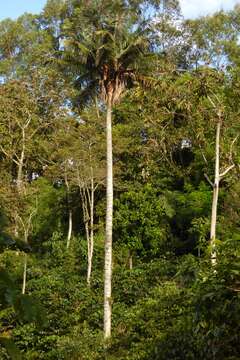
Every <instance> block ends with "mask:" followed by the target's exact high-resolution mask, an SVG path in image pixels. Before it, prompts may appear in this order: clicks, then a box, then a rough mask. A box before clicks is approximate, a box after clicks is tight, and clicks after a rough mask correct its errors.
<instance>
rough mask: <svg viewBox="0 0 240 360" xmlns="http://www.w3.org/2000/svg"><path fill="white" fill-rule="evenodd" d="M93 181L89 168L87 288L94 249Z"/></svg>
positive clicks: (89, 281) (89, 282)
mask: <svg viewBox="0 0 240 360" xmlns="http://www.w3.org/2000/svg"><path fill="white" fill-rule="evenodd" d="M94 191H95V189H94V179H93V170H92V168H91V192H90V199H89V201H90V237H89V246H88V270H87V283H88V286H90V284H91V274H92V259H93V248H94V229H93V226H94Z"/></svg>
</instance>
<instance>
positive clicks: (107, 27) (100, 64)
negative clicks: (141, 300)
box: [65, 1, 149, 338]
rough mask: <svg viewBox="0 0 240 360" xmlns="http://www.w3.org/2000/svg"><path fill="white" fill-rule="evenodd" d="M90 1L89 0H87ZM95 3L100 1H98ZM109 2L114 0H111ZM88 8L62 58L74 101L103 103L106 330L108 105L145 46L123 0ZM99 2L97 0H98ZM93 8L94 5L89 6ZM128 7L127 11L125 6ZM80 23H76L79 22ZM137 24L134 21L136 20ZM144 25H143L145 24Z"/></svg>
mask: <svg viewBox="0 0 240 360" xmlns="http://www.w3.org/2000/svg"><path fill="white" fill-rule="evenodd" d="M90 3H95V2H94V1H92V2H91V1H90ZM100 3H101V4H100ZM113 3H114V4H113ZM97 4H98V5H97V7H98V11H99V13H98V12H97V11H96V4H95V6H94V5H93V6H92V8H89V7H88V8H87V9H82V10H79V8H78V11H77V12H76V13H75V14H74V13H73V17H72V23H70V22H68V23H67V24H65V30H66V34H65V38H66V40H65V61H66V62H67V63H68V65H69V66H68V67H67V71H71V72H72V74H73V75H74V82H75V85H76V86H77V87H78V88H79V89H80V92H79V96H78V98H77V102H78V104H79V105H81V104H86V102H88V101H91V99H92V98H93V96H94V95H96V94H99V95H100V96H101V99H102V100H103V101H104V103H105V104H106V110H107V111H106V113H107V116H106V137H107V209H106V239H105V278H104V280H105V282H104V284H105V285H104V333H105V337H106V338H107V337H109V336H110V334H111V276H112V217H113V173H112V106H113V105H114V104H115V103H116V102H118V101H120V99H121V96H122V95H123V93H124V90H125V89H126V88H127V87H129V86H131V85H132V84H133V83H134V81H136V80H137V79H140V78H141V75H140V74H141V72H140V64H141V59H142V57H143V55H144V54H145V53H147V51H148V48H149V41H148V40H147V37H146V36H145V33H144V31H143V29H144V28H143V27H142V26H137V21H136V20H137V16H136V12H133V11H132V10H133V8H129V7H126V5H124V1H115V2H113V1H102V2H101V1H98V3H97ZM99 4H100V5H99ZM94 9H95V11H94ZM129 9H130V10H131V11H130V10H129ZM79 23H80V25H79ZM138 25H139V23H138ZM145 30H146V28H145Z"/></svg>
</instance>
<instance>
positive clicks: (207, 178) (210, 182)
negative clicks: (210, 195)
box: [204, 173, 214, 188]
mask: <svg viewBox="0 0 240 360" xmlns="http://www.w3.org/2000/svg"><path fill="white" fill-rule="evenodd" d="M204 177H205V179H206V180H207V181H208V182H209V184H210V185H211V187H212V188H214V184H213V182H212V181H211V180H210V179H209V177H208V175H207V174H206V173H204Z"/></svg>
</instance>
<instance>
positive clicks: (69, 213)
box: [67, 209, 72, 249]
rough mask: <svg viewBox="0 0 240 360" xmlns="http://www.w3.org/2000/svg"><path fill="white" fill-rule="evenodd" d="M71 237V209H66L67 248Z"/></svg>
mask: <svg viewBox="0 0 240 360" xmlns="http://www.w3.org/2000/svg"><path fill="white" fill-rule="evenodd" d="M71 238H72V210H71V209H68V236H67V249H69V247H70V242H71Z"/></svg>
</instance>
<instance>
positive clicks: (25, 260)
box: [22, 254, 27, 295]
mask: <svg viewBox="0 0 240 360" xmlns="http://www.w3.org/2000/svg"><path fill="white" fill-rule="evenodd" d="M26 283H27V254H24V267H23V282H22V294H23V295H24V294H25V293H26Z"/></svg>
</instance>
